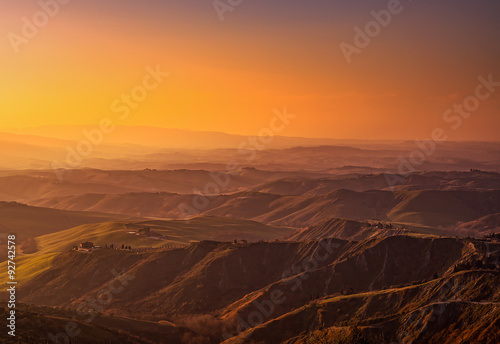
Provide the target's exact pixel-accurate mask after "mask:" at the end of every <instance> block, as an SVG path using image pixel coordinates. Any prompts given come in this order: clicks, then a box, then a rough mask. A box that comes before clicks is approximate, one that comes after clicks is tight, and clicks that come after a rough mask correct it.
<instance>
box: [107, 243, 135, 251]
mask: <svg viewBox="0 0 500 344" xmlns="http://www.w3.org/2000/svg"><path fill="white" fill-rule="evenodd" d="M104 248H109V249H111V250H120V249H122V250H131V249H132V246H127V245H125V244H122V246H118V245H116V247H115V245H114V244H111V245H108V244H106V245H104Z"/></svg>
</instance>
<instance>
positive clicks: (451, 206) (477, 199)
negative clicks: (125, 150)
mask: <svg viewBox="0 0 500 344" xmlns="http://www.w3.org/2000/svg"><path fill="white" fill-rule="evenodd" d="M31 204H33V205H38V206H44V207H51V208H57V209H71V210H79V211H99V212H107V213H116V214H123V215H129V216H142V217H162V218H184V217H189V216H193V215H194V216H198V215H200V214H205V215H215V216H218V217H233V218H242V219H250V220H254V221H258V222H262V223H265V224H271V225H275V226H287V227H296V228H302V227H307V226H311V225H314V224H316V223H317V222H319V221H323V220H327V219H330V218H334V217H337V218H345V219H348V220H354V221H366V220H380V221H390V222H398V223H403V224H407V225H415V226H428V227H443V228H444V227H449V226H452V225H455V224H456V223H458V222H468V221H472V220H475V219H478V218H480V217H483V216H486V215H490V214H496V213H498V212H500V191H498V190H491V191H490V190H488V191H440V190H416V191H395V192H391V191H383V190H370V191H363V192H355V191H352V190H345V189H339V190H335V191H332V192H330V193H328V194H325V195H319V196H304V195H298V196H297V195H296V196H282V195H278V194H268V193H259V192H247V191H244V192H238V193H234V194H227V195H217V196H206V197H202V198H200V196H197V195H180V194H166V193H127V194H121V195H104V194H88V195H81V196H68V197H61V198H50V199H42V200H38V201H33V202H31ZM179 205H183V206H184V208H181V207H179ZM186 207H189V208H186ZM186 209H188V210H187V211H186Z"/></svg>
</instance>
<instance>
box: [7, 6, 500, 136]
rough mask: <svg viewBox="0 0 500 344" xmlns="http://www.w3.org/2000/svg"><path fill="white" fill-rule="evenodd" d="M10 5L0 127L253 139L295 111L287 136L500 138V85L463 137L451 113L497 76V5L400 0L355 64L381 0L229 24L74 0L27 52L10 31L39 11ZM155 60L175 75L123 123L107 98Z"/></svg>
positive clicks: (263, 13) (244, 15)
mask: <svg viewBox="0 0 500 344" xmlns="http://www.w3.org/2000/svg"><path fill="white" fill-rule="evenodd" d="M1 1H2V4H3V6H2V8H3V9H5V11H3V12H2V13H1V14H0V27H1V28H2V32H3V33H4V34H5V37H6V38H5V39H3V40H2V41H1V42H0V49H1V51H2V54H1V55H0V61H1V66H2V67H1V73H2V74H1V78H0V91H1V94H2V96H1V98H0V99H1V100H0V106H1V109H2V115H1V116H0V128H8V127H34V126H41V125H50V124H97V123H99V121H100V120H101V119H102V118H104V117H109V118H113V119H116V123H117V124H124V125H148V126H158V127H167V128H188V129H193V130H211V131H223V132H228V133H235V134H256V133H257V132H259V130H260V129H261V128H263V127H265V126H267V125H268V123H269V120H270V118H271V117H272V116H273V112H272V109H273V108H274V107H279V108H282V107H283V106H286V107H287V108H288V109H289V112H291V113H294V114H296V115H297V117H296V119H294V121H293V122H292V123H291V124H290V125H289V127H287V128H286V130H285V131H284V132H282V133H281V134H282V135H287V136H307V137H330V138H339V139H344V138H358V139H414V138H427V137H429V136H430V133H431V132H432V130H433V129H434V128H435V127H443V128H444V129H445V130H449V133H450V138H451V139H455V140H462V139H463V140H498V139H499V135H498V128H499V124H500V119H499V118H500V116H499V109H500V90H498V91H497V92H496V93H493V94H492V95H491V97H489V98H488V99H487V100H484V101H481V103H480V107H479V109H478V110H477V111H475V112H474V113H473V114H472V115H471V116H470V118H468V119H466V120H464V122H463V125H462V126H461V127H460V128H459V129H457V130H456V131H452V130H451V129H450V128H451V126H450V124H449V123H445V122H444V121H443V117H442V115H443V112H444V111H445V110H446V109H447V108H449V107H450V106H452V105H453V104H454V103H455V102H461V101H462V100H463V99H464V98H465V97H466V96H468V95H470V94H473V93H474V90H475V87H476V86H477V84H478V81H477V77H478V76H479V75H484V76H487V75H489V74H493V76H494V79H495V80H498V81H500V66H499V64H498V61H499V58H500V48H499V47H498V44H497V43H496V42H497V41H498V36H499V34H500V25H499V24H498V23H497V16H496V15H495V13H497V14H498V13H499V12H500V11H499V9H500V7H499V5H498V4H497V2H495V1H481V2H480V4H477V3H476V2H475V3H474V4H472V3H471V2H467V1H456V2H453V5H451V2H450V3H449V5H446V4H432V3H430V2H428V3H426V2H413V3H411V4H410V3H403V4H402V5H404V10H403V11H402V12H401V13H399V14H397V15H395V16H394V17H393V18H392V21H391V23H390V25H388V26H387V27H385V28H383V29H382V30H381V33H380V35H379V36H377V37H375V38H373V39H372V41H371V42H370V45H369V46H368V47H366V48H364V49H363V50H362V52H361V53H360V54H359V55H354V56H353V61H352V63H350V64H349V63H347V62H346V60H345V58H344V56H343V55H342V52H341V50H340V48H339V44H340V43H341V42H342V41H345V42H348V43H352V41H353V37H354V31H353V28H354V26H364V24H366V23H367V22H368V21H370V20H372V18H371V16H370V11H371V10H381V9H384V8H386V7H387V2H386V1H371V2H368V1H359V2H358V3H357V4H356V5H353V4H352V3H350V2H348V1H343V2H342V1H339V2H326V1H324V2H318V4H317V5H316V4H312V3H310V2H307V3H306V2H305V1H298V0H293V1H288V2H286V1H284V0H280V1H276V2H275V3H273V4H272V5H268V4H266V2H264V1H256V2H244V3H243V4H242V5H240V6H239V7H237V8H235V9H234V10H233V11H232V12H227V13H226V14H225V20H224V21H223V22H221V21H220V20H219V18H218V16H217V13H216V12H215V10H214V8H213V7H212V4H211V3H212V2H211V1H201V0H190V1H185V2H183V3H182V4H179V1H177V2H176V1H159V0H155V1H150V2H140V1H132V0H127V1H116V0H113V1H106V2H105V3H104V4H103V3H101V2H98V1H95V0H89V1H85V2H82V1H76V0H74V1H70V2H69V3H68V4H66V5H62V6H61V8H60V11H59V12H58V13H57V14H56V15H55V16H54V17H53V18H51V19H50V20H49V23H48V25H47V26H46V27H43V28H41V29H40V32H39V33H38V34H37V35H36V36H35V37H33V38H31V39H29V42H28V43H27V44H22V45H20V46H19V52H18V53H16V52H15V51H14V49H13V47H12V46H11V43H10V42H9V38H8V37H7V34H8V33H9V32H14V33H16V34H19V33H20V32H21V28H22V26H23V22H22V17H24V16H25V17H29V18H31V17H32V16H33V15H34V14H35V13H37V11H39V10H40V7H39V5H38V4H37V3H36V2H32V1H16V2H12V1H6V0H1ZM45 1H49V0H45ZM145 4H147V5H145ZM495 11H496V12H495ZM148 65H149V66H157V65H159V66H161V69H162V70H163V71H165V72H169V73H170V76H169V77H168V78H166V79H165V81H164V82H163V83H162V84H161V85H159V87H158V88H156V89H155V90H153V91H150V92H149V93H148V95H147V98H146V100H145V101H144V102H142V103H140V104H139V105H138V107H137V108H136V109H133V110H132V111H131V114H130V116H128V118H127V119H126V120H124V121H121V120H119V119H118V115H117V114H116V113H113V112H112V111H111V108H110V106H111V104H112V103H113V101H114V100H115V99H117V98H119V97H120V96H121V95H122V94H127V93H130V91H131V89H132V88H133V87H134V86H136V85H138V84H140V83H142V79H143V77H144V75H145V74H146V73H147V72H146V69H145V68H146V67H147V66H148Z"/></svg>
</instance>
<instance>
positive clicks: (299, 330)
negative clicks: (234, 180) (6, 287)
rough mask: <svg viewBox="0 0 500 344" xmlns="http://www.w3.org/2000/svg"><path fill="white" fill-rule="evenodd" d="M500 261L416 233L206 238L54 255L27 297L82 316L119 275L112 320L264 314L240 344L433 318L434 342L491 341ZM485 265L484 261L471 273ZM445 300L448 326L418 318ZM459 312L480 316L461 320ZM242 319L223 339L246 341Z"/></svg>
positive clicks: (470, 245) (476, 244) (109, 309)
mask: <svg viewBox="0 0 500 344" xmlns="http://www.w3.org/2000/svg"><path fill="white" fill-rule="evenodd" d="M497 246H500V244H498V245H497ZM495 254H496V256H491V255H488V254H487V248H486V246H485V244H484V243H483V242H481V241H474V240H467V239H452V238H434V239H430V238H427V239H426V238H415V237H409V236H392V237H388V238H382V239H370V240H364V241H361V242H358V243H356V242H348V241H342V240H323V241H311V242H307V243H306V242H273V243H254V244H230V243H220V242H206V241H205V242H200V243H193V244H191V245H189V246H186V247H184V248H178V249H164V250H158V251H152V252H142V253H139V252H128V251H126V250H123V251H122V250H119V251H116V250H100V251H96V252H94V253H92V254H82V253H79V252H73V251H68V252H65V253H62V254H60V255H58V256H56V257H55V258H54V259H53V262H52V266H51V267H50V268H49V269H47V270H45V271H43V272H42V273H40V274H38V275H36V276H34V277H33V278H31V279H30V280H27V281H24V282H23V283H22V286H21V289H20V292H19V295H20V297H21V301H22V302H28V303H34V304H39V305H48V306H56V307H69V308H71V309H77V308H78V307H80V305H81V304H82V303H83V302H86V301H85V300H88V299H89V298H90V299H95V297H96V295H99V291H100V290H102V289H106V288H107V286H108V285H109V283H110V281H112V280H113V279H114V278H116V277H115V276H116V275H117V274H120V273H121V274H122V280H123V281H126V284H125V285H124V288H123V290H121V291H120V292H119V293H117V294H115V295H113V299H112V300H110V302H109V303H107V304H106V306H105V307H102V310H101V312H103V313H104V314H108V315H109V314H114V315H115V316H120V317H131V316H133V317H135V318H141V319H143V320H149V321H160V320H168V321H173V322H176V321H180V319H183V318H186V317H187V318H192V319H194V318H196V317H197V316H200V315H207V314H210V315H211V316H212V317H213V320H212V323H214V324H215V323H216V322H217V321H221V322H224V323H225V324H230V323H233V324H234V322H235V321H236V322H237V323H238V322H239V321H240V320H239V319H245V320H244V321H247V319H251V317H252V314H254V313H255V312H256V310H259V309H260V312H261V313H262V312H264V313H262V314H264V315H262V314H261V317H262V321H257V323H255V321H254V323H255V328H254V329H253V330H252V331H248V332H243V333H242V335H241V338H242V340H243V341H242V343H251V340H255V341H259V340H262V339H263V338H267V339H266V341H267V342H269V340H273V342H276V343H281V342H283V343H284V342H285V341H287V340H291V339H292V338H296V339H300V338H301V336H302V337H303V336H304V333H307V332H308V331H309V330H310V329H311V328H313V329H314V328H323V329H324V328H330V327H332V326H335V327H342V326H347V324H348V323H349V322H350V321H357V322H359V323H360V326H361V327H362V330H363V331H366V332H369V331H374V330H376V331H377V334H384V335H386V334H390V333H391V331H392V329H394V328H396V327H397V326H398V325H399V326H402V328H403V329H405V328H409V327H411V326H415V323H417V324H418V323H419V322H418V321H424V322H427V323H428V324H429V332H428V333H426V334H425V336H427V337H425V336H424V337H422V338H424V339H425V338H434V336H439V335H444V334H446V333H448V332H446V329H445V328H443V327H442V326H441V325H439V324H441V323H442V321H444V322H445V323H446V322H447V321H448V322H450V323H453V324H456V326H457V329H459V328H464V326H469V325H468V324H471V326H472V324H474V328H476V329H477V330H478V331H479V330H480V331H481V333H484V335H483V336H485V337H487V338H492V336H494V335H496V333H497V332H495V328H492V327H488V326H486V321H485V322H475V323H473V322H472V320H471V319H475V318H476V317H481V318H484V319H488V322H491V321H493V322H495V321H498V314H497V313H495V312H496V308H495V307H497V305H498V303H499V302H500V293H499V291H498V288H497V287H496V286H497V284H498V278H499V275H498V274H499V272H498V263H496V265H495V259H497V260H498V258H499V257H498V251H497V253H495ZM478 261H483V262H486V263H485V264H486V265H481V267H480V268H476V269H474V270H470V269H469V268H467V267H466V266H467V264H469V263H470V264H476V262H478ZM457 266H464V268H462V270H457ZM113 271H115V272H113ZM117 271H118V272H117ZM123 276H127V277H123ZM457 286H458V287H457ZM277 291H279V296H278V298H279V299H281V300H282V302H279V303H278V304H275V305H274V306H273V309H272V311H270V312H268V311H263V310H262V308H259V307H262V305H266V306H265V307H269V305H268V304H269V302H268V300H275V299H276V297H277V296H276V295H277V294H276V293H277ZM455 300H460V303H457V304H455ZM436 303H438V305H439V304H443V305H444V306H445V308H444V309H445V311H444V313H443V312H442V313H440V316H441V317H442V319H443V320H442V321H441V320H439V322H436V321H435V320H432V319H430V318H429V317H428V316H426V315H425V314H424V315H419V314H420V313H419V312H418V311H419V310H426V309H432V307H433V305H434V304H436ZM259 305H260V306H259ZM476 306H477V307H476ZM448 307H450V308H448ZM454 307H459V308H458V309H464V310H467V312H466V314H471V316H472V317H471V318H469V317H464V316H462V315H460V314H463V313H461V312H456V309H455V308H454ZM264 309H269V308H264ZM448 309H450V310H452V311H450V313H448V312H447V310H448ZM412 314H416V315H418V318H417V322H415V319H412V320H413V321H408V317H409V316H411V315H412ZM420 319H422V320H420ZM440 319H441V318H440ZM444 319H446V320H444ZM80 321H81V319H80ZM237 323H236V324H234V325H233V327H232V329H230V330H228V331H229V332H226V333H225V337H227V335H228V334H229V337H231V336H232V335H233V334H238V332H239V331H238V329H237V326H236V325H237ZM240 324H241V323H240ZM372 324H376V325H377V326H376V327H375V328H373V327H370V326H371V325H372ZM435 325H438V326H435ZM240 328H241V327H240ZM277 328H280V331H277V330H276V329H277ZM443 331H444V332H443ZM473 332H474V331H472V330H471V333H473ZM419 338H420V337H419ZM424 339H419V340H420V341H419V342H418V343H420V342H422V343H423V342H424V341H423V340H424ZM220 341H222V340H221V338H220V337H219V338H212V342H214V343H215V342H220ZM207 343H208V342H207ZM227 343H228V344H229V343H234V340H229V341H228V342H227Z"/></svg>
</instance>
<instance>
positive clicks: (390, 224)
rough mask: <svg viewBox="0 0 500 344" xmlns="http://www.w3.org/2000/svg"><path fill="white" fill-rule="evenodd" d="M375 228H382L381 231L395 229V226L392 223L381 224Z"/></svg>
mask: <svg viewBox="0 0 500 344" xmlns="http://www.w3.org/2000/svg"><path fill="white" fill-rule="evenodd" d="M375 228H380V229H394V226H393V225H392V223H389V224H385V225H384V224H383V223H382V222H379V223H377V224H376V225H375Z"/></svg>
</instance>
